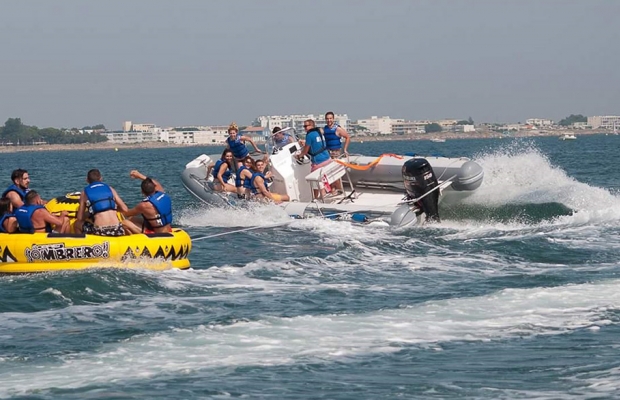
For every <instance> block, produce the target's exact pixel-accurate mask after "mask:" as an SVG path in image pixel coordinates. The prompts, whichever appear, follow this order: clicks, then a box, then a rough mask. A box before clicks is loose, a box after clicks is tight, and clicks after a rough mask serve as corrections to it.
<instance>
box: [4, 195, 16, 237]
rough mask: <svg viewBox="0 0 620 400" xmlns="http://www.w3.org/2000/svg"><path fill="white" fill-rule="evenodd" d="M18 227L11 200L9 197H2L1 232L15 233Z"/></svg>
mask: <svg viewBox="0 0 620 400" xmlns="http://www.w3.org/2000/svg"><path fill="white" fill-rule="evenodd" d="M18 228H19V225H17V218H15V214H14V213H13V204H11V200H9V198H8V197H2V198H0V233H15V232H17V230H18Z"/></svg>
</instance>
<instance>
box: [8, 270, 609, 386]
mask: <svg viewBox="0 0 620 400" xmlns="http://www.w3.org/2000/svg"><path fill="white" fill-rule="evenodd" d="M619 285H620V280H613V281H607V282H603V283H598V284H581V285H568V286H563V287H555V288H535V289H505V290H502V291H499V292H497V293H493V294H490V295H487V296H481V297H473V298H456V299H450V300H442V301H430V302H428V303H424V304H419V305H414V306H409V307H405V308H402V309H394V310H382V311H376V312H369V313H364V314H344V315H305V316H298V317H294V318H280V317H267V318H261V319H259V320H256V321H250V322H247V321H244V322H233V323H231V324H229V325H219V324H214V325H207V326H201V327H197V328H194V329H173V330H171V331H168V332H163V333H158V334H155V335H140V336H136V337H133V338H132V339H131V340H127V341H123V342H120V343H115V344H111V345H104V346H103V347H101V348H100V349H99V350H98V351H97V352H95V353H77V354H71V355H68V356H63V357H62V363H60V364H52V365H45V368H41V367H42V366H43V365H32V363H31V364H25V365H15V366H10V371H11V372H10V373H5V374H4V375H3V376H0V378H1V380H2V382H3V385H2V388H0V396H10V395H15V394H27V393H32V392H33V391H36V390H42V389H47V388H53V387H56V388H75V387H83V386H86V385H90V384H97V383H100V384H103V383H110V382H114V383H116V384H118V382H120V381H124V380H132V379H148V378H149V377H153V376H156V375H158V374H166V373H178V372H179V371H193V370H199V369H204V368H221V367H229V366H247V365H267V366H268V365H282V364H290V363H297V362H302V363H303V362H330V361H336V360H341V361H344V360H346V359H347V358H348V357H356V356H360V355H367V354H373V353H386V352H395V351H398V350H400V349H402V348H403V347H409V346H414V345H420V346H425V347H427V346H428V345H433V346H435V347H436V346H439V347H441V343H443V342H450V341H489V340H502V339H511V338H512V339H515V340H519V339H520V338H523V337H528V336H536V335H557V334H563V333H567V332H570V331H572V330H576V329H591V328H592V327H602V326H605V325H609V324H612V321H610V320H609V319H608V318H607V313H608V312H615V311H617V310H618V309H620V291H618V286H619ZM145 306H146V305H145ZM106 307H109V305H106ZM112 312H113V311H112ZM140 312H141V314H142V315H143V317H144V316H150V315H151V314H152V313H155V314H154V315H156V314H157V313H161V311H159V310H157V309H156V308H154V307H148V306H147V307H145V309H144V310H141V311H140ZM592 334H596V332H593V333H592ZM6 362H10V360H9V361H6ZM7 367H9V366H7ZM590 379H591V381H592V385H593V386H594V385H597V384H600V385H603V384H605V385H608V384H609V383H608V379H606V377H605V378H604V379H602V380H601V381H600V382H599V381H597V379H599V378H598V377H592V378H590Z"/></svg>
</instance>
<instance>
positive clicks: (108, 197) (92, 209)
mask: <svg viewBox="0 0 620 400" xmlns="http://www.w3.org/2000/svg"><path fill="white" fill-rule="evenodd" d="M84 194H86V199H87V200H88V202H89V207H88V212H89V213H91V214H92V215H95V214H98V213H100V212H104V211H108V210H116V202H115V201H114V193H112V189H111V188H110V186H108V185H107V184H106V183H103V182H93V183H91V184H90V185H88V186H86V187H85V188H84Z"/></svg>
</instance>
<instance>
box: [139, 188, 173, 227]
mask: <svg viewBox="0 0 620 400" xmlns="http://www.w3.org/2000/svg"><path fill="white" fill-rule="evenodd" d="M142 201H148V202H149V203H151V204H152V205H153V207H155V210H156V211H157V215H156V216H155V218H147V217H146V216H145V215H144V214H142V217H143V218H144V226H145V227H146V228H147V229H151V230H152V229H153V228H159V227H162V226H165V225H168V224H171V223H172V200H171V199H170V196H168V195H167V194H166V193H163V192H155V193H153V194H152V195H150V196H148V197H147V198H145V199H144V200H142ZM151 221H154V223H155V225H153V224H152V223H151Z"/></svg>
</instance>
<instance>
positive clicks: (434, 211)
mask: <svg viewBox="0 0 620 400" xmlns="http://www.w3.org/2000/svg"><path fill="white" fill-rule="evenodd" d="M402 175H403V183H404V185H405V190H407V198H408V200H413V199H417V198H420V197H422V196H424V197H423V198H422V199H420V200H419V201H417V202H416V205H417V206H418V207H419V208H420V210H421V211H420V213H422V212H424V213H425V214H426V222H431V221H436V222H439V211H438V210H439V206H438V203H439V189H436V188H437V187H438V186H439V183H438V182H437V178H436V177H435V173H434V172H433V168H432V167H431V165H430V164H429V162H428V161H426V160H425V159H424V158H412V159H411V160H408V161H407V162H405V164H403V168H402ZM433 189H435V190H433ZM431 191H432V192H431ZM429 192H431V193H429ZM427 193H429V194H428V195H426V194H427ZM425 195H426V196H425ZM418 215H419V214H418Z"/></svg>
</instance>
